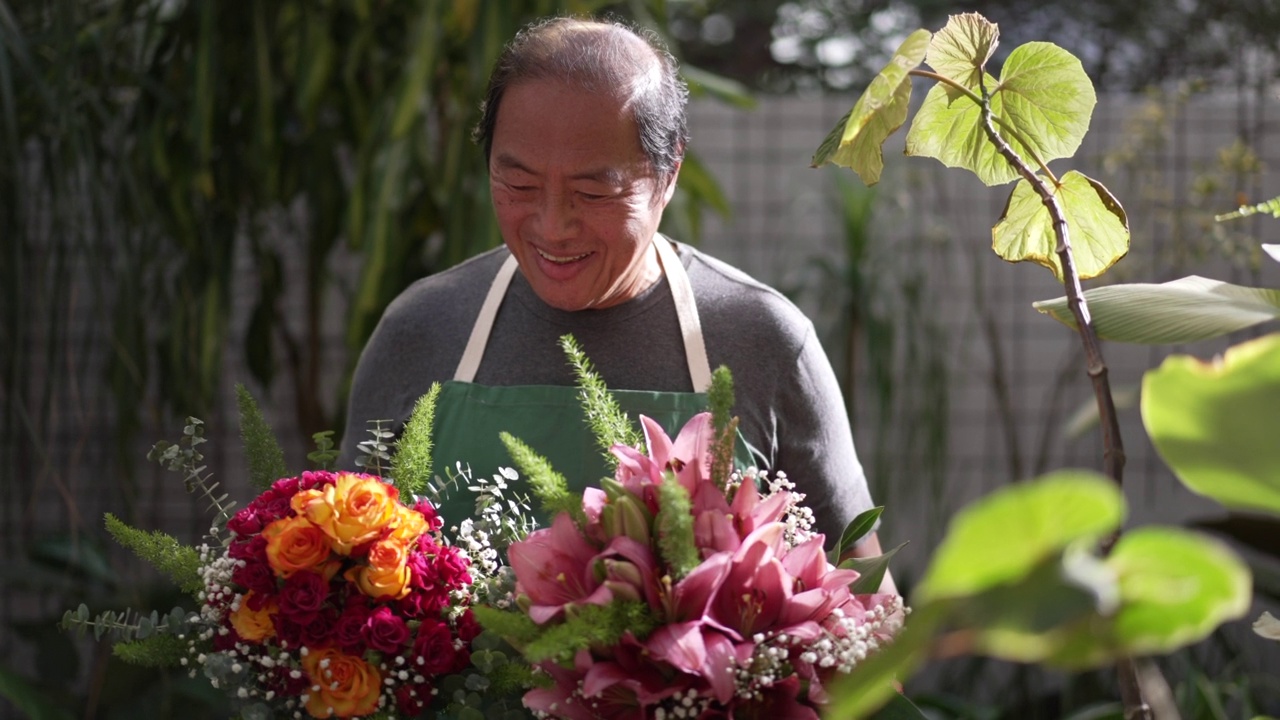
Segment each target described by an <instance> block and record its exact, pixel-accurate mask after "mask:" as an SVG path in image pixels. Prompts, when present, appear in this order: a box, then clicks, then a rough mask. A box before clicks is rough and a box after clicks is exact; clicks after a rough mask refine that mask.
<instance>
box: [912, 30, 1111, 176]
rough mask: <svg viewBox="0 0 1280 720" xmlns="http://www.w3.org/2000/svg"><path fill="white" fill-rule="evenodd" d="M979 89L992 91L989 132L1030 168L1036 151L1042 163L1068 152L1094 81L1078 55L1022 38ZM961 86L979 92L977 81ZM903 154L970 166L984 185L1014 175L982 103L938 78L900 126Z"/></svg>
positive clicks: (1083, 121) (1087, 110)
mask: <svg viewBox="0 0 1280 720" xmlns="http://www.w3.org/2000/svg"><path fill="white" fill-rule="evenodd" d="M982 87H985V88H986V90H987V91H988V92H989V93H990V95H991V100H990V102H991V114H992V116H993V117H994V118H996V119H997V120H995V121H993V122H994V125H995V129H996V131H997V132H998V133H999V134H1000V136H1001V137H1002V138H1003V139H1004V140H1005V141H1006V142H1007V143H1008V144H1009V146H1010V147H1011V148H1012V149H1013V150H1014V152H1016V153H1017V154H1018V157H1020V158H1021V159H1022V160H1023V162H1025V163H1027V165H1028V166H1030V167H1032V168H1033V169H1034V168H1036V167H1037V163H1036V161H1035V159H1036V158H1037V157H1038V158H1039V159H1040V160H1041V161H1043V162H1045V163H1047V162H1049V161H1051V160H1055V159H1057V158H1063V157H1070V156H1071V155H1073V154H1074V153H1075V151H1076V150H1077V149H1078V148H1079V147H1080V141H1081V140H1082V139H1083V138H1084V135H1085V133H1086V132H1087V131H1088V129H1089V118H1090V115H1091V114H1092V112H1093V106H1094V104H1095V103H1096V96H1095V95H1094V92H1093V84H1092V83H1091V82H1089V77H1088V76H1087V75H1085V73H1084V69H1083V68H1082V67H1081V65H1080V61H1079V60H1077V59H1075V57H1074V56H1072V55H1071V54H1070V53H1068V52H1067V51H1065V50H1063V49H1061V48H1059V47H1057V46H1055V45H1053V44H1051V43H1027V44H1026V45H1023V46H1021V47H1019V48H1017V49H1015V50H1014V51H1013V52H1012V53H1010V55H1009V59H1008V60H1007V61H1006V62H1005V65H1004V70H1003V75H1002V76H1001V78H1000V79H999V80H997V79H996V78H995V77H993V76H992V75H991V74H990V73H988V74H986V75H985V76H984V77H983V78H982ZM968 89H969V90H970V91H971V92H973V93H974V94H975V95H979V96H981V89H980V88H979V87H976V86H974V87H969V88H968ZM906 152H907V154H908V155H919V156H923V157H931V158H935V159H937V160H938V161H940V162H941V163H942V164H944V165H946V166H947V167H959V168H965V169H967V170H970V171H971V172H973V173H974V174H976V175H977V176H978V179H979V180H981V181H982V182H984V183H986V184H987V185H1003V184H1004V183H1007V182H1011V181H1013V180H1015V179H1017V178H1018V173H1017V171H1016V170H1015V169H1014V168H1013V167H1012V166H1011V165H1010V164H1009V162H1008V161H1007V160H1006V159H1005V158H1004V157H1003V156H1002V155H1000V152H999V150H997V149H996V146H995V145H994V144H993V143H992V142H991V141H990V139H989V138H988V137H987V135H986V133H985V131H984V130H983V126H982V109H981V107H980V106H979V105H978V104H977V103H976V102H974V99H973V98H971V97H969V96H968V95H966V94H964V93H963V92H961V91H959V90H957V89H955V88H953V87H951V86H949V85H946V84H943V83H939V84H938V85H935V86H934V87H933V89H931V90H930V91H929V94H928V95H927V96H925V100H924V103H923V104H922V105H921V106H920V111H919V112H918V113H916V119H915V120H914V121H913V122H912V123H911V129H910V130H908V131H907V149H906Z"/></svg>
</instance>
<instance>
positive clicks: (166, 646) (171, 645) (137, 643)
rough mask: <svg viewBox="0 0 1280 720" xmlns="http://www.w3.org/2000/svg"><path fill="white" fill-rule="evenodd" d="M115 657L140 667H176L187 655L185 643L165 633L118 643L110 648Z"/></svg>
mask: <svg viewBox="0 0 1280 720" xmlns="http://www.w3.org/2000/svg"><path fill="white" fill-rule="evenodd" d="M111 651H112V652H113V653H115V656H116V657H118V658H120V659H121V660H123V661H125V662H127V663H129V664H130V665H138V666H140V667H154V668H163V667H177V666H178V665H179V664H180V663H181V662H182V658H184V657H186V655H187V641H186V640H180V639H178V637H177V636H176V635H170V634H167V633H164V634H157V635H151V636H148V637H146V638H143V639H141V640H132V641H129V642H118V643H116V644H115V645H113V646H112V648H111Z"/></svg>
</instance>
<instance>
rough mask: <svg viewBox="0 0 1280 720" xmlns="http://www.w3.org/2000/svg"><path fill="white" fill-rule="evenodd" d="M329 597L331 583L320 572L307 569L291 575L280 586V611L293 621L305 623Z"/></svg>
mask: <svg viewBox="0 0 1280 720" xmlns="http://www.w3.org/2000/svg"><path fill="white" fill-rule="evenodd" d="M328 599H329V583H328V581H326V580H325V579H324V576H323V575H320V574H319V573H314V572H309V571H306V570H303V571H299V572H296V573H294V574H293V575H290V576H289V578H288V579H287V580H285V581H284V587H282V588H280V613H281V614H282V615H284V616H285V617H287V618H289V619H290V620H292V621H293V622H297V623H305V622H308V621H310V620H311V618H312V616H313V615H315V614H316V613H317V612H319V610H320V608H321V607H322V606H323V605H324V603H325V601H326V600H328Z"/></svg>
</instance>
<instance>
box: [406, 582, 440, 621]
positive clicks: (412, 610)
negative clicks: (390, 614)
mask: <svg viewBox="0 0 1280 720" xmlns="http://www.w3.org/2000/svg"><path fill="white" fill-rule="evenodd" d="M448 604H449V594H448V592H446V591H444V590H442V589H441V588H433V589H431V590H420V589H419V590H414V591H413V592H411V593H409V594H408V595H406V596H404V597H403V598H400V599H399V600H397V601H396V609H397V610H399V611H400V614H401V615H403V616H405V617H407V618H412V619H414V620H417V619H420V618H426V617H438V616H439V615H440V611H441V610H443V609H444V607H445V606H446V605H448Z"/></svg>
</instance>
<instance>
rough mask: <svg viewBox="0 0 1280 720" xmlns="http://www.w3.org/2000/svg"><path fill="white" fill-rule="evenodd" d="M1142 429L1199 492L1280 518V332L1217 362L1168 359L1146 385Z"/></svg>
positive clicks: (1232, 350)
mask: <svg viewBox="0 0 1280 720" xmlns="http://www.w3.org/2000/svg"><path fill="white" fill-rule="evenodd" d="M1142 422H1143V424H1144V425H1145V426H1146V429H1147V433H1148V434H1149V435H1150V436H1151V441H1152V442H1153V443H1154V444H1155V448H1156V451H1157V452H1158V453H1159V454H1160V457H1161V458H1163V459H1164V461H1165V462H1166V463H1168V464H1169V467H1170V468H1172V470H1173V472H1174V474H1176V475H1177V476H1178V479H1179V480H1181V481H1182V483H1183V484H1184V485H1186V486H1187V487H1188V488H1190V489H1191V490H1192V491H1193V492H1196V493H1199V494H1201V495H1206V496H1208V497H1211V498H1213V499H1214V500H1217V501H1218V502H1220V503H1222V504H1223V505H1226V506H1227V507H1230V508H1238V509H1242V510H1262V511H1265V512H1270V513H1272V514H1276V515H1280V471H1277V469H1278V468H1280V333H1273V334H1271V335H1267V336H1265V337H1262V338H1258V339H1256V340H1251V341H1249V342H1246V343H1242V344H1240V345H1236V346H1234V347H1232V348H1230V349H1229V350H1227V352H1226V353H1224V354H1223V356H1222V357H1221V358H1220V359H1217V360H1214V361H1213V362H1211V363H1206V362H1202V361H1200V360H1199V359H1197V358H1194V357H1190V356H1188V355H1172V356H1170V357H1168V358H1165V361H1164V362H1163V363H1162V364H1161V365H1160V367H1159V368H1156V369H1155V370H1151V371H1149V372H1148V373H1147V374H1146V375H1145V376H1144V377H1143V379H1142Z"/></svg>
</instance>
